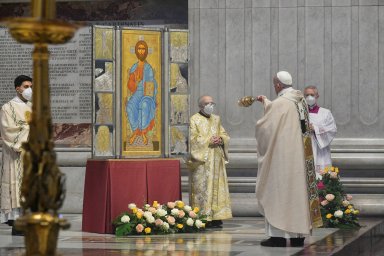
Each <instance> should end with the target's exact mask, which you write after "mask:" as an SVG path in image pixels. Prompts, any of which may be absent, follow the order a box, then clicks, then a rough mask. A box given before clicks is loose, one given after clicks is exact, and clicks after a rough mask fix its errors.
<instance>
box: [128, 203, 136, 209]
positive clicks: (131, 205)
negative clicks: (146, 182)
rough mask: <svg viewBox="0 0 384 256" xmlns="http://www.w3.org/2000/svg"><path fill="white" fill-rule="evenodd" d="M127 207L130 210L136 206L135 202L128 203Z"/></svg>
mask: <svg viewBox="0 0 384 256" xmlns="http://www.w3.org/2000/svg"><path fill="white" fill-rule="evenodd" d="M128 208H129V209H131V210H132V209H135V208H136V205H135V204H129V205H128Z"/></svg>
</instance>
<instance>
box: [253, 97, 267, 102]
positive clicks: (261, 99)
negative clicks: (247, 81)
mask: <svg viewBox="0 0 384 256" xmlns="http://www.w3.org/2000/svg"><path fill="white" fill-rule="evenodd" d="M266 98H267V97H266V96H264V95H259V96H257V97H256V100H257V101H260V102H261V103H264V100H265V99H266Z"/></svg>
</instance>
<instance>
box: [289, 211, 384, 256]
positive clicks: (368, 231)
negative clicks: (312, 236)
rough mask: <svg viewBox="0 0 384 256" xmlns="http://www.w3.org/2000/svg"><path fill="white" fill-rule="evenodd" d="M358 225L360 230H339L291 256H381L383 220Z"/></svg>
mask: <svg viewBox="0 0 384 256" xmlns="http://www.w3.org/2000/svg"><path fill="white" fill-rule="evenodd" d="M360 224H361V225H362V227H361V228H360V229H356V230H354V229H339V230H337V231H336V232H334V233H332V234H329V235H327V236H326V237H324V238H323V239H321V240H319V241H317V242H314V243H312V244H310V245H309V246H307V247H305V248H304V249H303V250H301V251H300V252H297V253H295V254H293V255H294V256H310V255H333V256H346V255H348V256H355V255H356V256H383V255H384V220H383V219H374V218H367V219H361V220H360Z"/></svg>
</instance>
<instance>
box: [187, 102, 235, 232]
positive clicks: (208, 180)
mask: <svg viewBox="0 0 384 256" xmlns="http://www.w3.org/2000/svg"><path fill="white" fill-rule="evenodd" d="M198 104H199V108H200V111H199V112H198V113H196V114H195V115H193V116H192V117H191V119H190V143H191V158H190V160H189V161H188V162H187V164H188V166H189V168H190V169H191V172H190V176H189V182H190V193H189V196H190V202H189V203H190V205H191V206H192V207H199V208H200V209H201V213H202V214H205V215H207V220H208V224H207V227H219V228H220V227H221V226H222V224H223V222H222V220H224V219H229V218H232V210H231V201H230V194H229V189H228V181H227V173H226V168H225V165H226V164H227V163H228V143H229V136H228V134H227V133H226V132H225V130H224V128H223V127H222V125H221V121H220V117H219V116H217V115H214V114H212V113H213V111H214V107H215V103H214V102H213V99H212V97H210V96H201V97H200V98H199V101H198Z"/></svg>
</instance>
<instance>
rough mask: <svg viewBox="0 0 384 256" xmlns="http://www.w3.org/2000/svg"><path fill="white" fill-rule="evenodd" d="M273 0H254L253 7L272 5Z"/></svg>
mask: <svg viewBox="0 0 384 256" xmlns="http://www.w3.org/2000/svg"><path fill="white" fill-rule="evenodd" d="M270 6H271V0H252V7H270Z"/></svg>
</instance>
